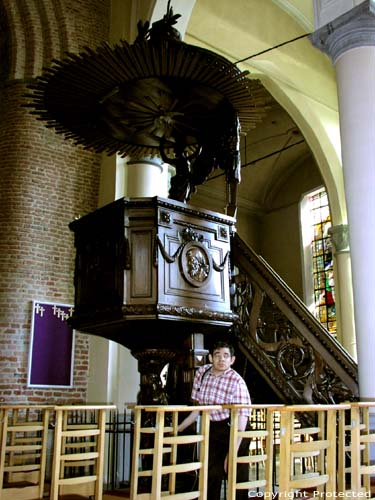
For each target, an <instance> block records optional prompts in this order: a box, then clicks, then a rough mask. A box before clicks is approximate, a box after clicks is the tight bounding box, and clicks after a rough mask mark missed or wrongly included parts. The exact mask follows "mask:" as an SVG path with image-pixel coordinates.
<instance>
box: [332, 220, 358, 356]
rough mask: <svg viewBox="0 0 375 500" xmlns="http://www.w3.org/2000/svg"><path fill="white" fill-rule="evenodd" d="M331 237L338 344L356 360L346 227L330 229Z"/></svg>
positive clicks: (340, 226) (350, 272) (344, 225)
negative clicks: (337, 308)
mask: <svg viewBox="0 0 375 500" xmlns="http://www.w3.org/2000/svg"><path fill="white" fill-rule="evenodd" d="M330 233H331V236H332V241H333V245H334V250H335V251H334V258H335V261H334V265H335V294H336V299H337V300H336V303H337V304H338V307H339V311H338V314H337V321H339V322H340V327H339V328H338V331H339V332H340V337H339V338H338V340H339V342H340V343H341V344H342V346H343V347H345V349H346V350H347V351H348V353H349V354H350V355H351V356H352V357H353V358H354V359H355V360H356V359H357V343H356V337H355V325H354V305H353V294H352V293H351V291H352V270H351V266H350V250H349V234H348V226H347V225H346V224H340V225H338V226H332V227H331V231H330Z"/></svg>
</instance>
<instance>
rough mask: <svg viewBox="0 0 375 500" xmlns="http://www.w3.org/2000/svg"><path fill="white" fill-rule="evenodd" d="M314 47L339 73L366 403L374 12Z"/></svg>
mask: <svg viewBox="0 0 375 500" xmlns="http://www.w3.org/2000/svg"><path fill="white" fill-rule="evenodd" d="M311 39H312V42H313V43H314V44H315V45H316V46H317V47H318V48H320V49H321V50H323V51H324V52H326V53H327V54H328V55H330V57H331V58H332V61H333V63H334V65H335V68H336V73H337V87H338V98H339V111H340V133H341V144H342V162H343V173H344V182H345V194H346V202H347V210H348V223H349V224H348V225H349V239H350V249H351V262H352V277H353V290H354V311H355V327H356V337H357V352H358V373H359V386H360V396H361V399H362V400H366V399H371V400H374V399H375V363H374V352H375V259H374V255H375V194H374V193H375V71H374V68H375V12H374V9H373V4H372V2H369V1H365V2H363V3H361V4H360V5H358V6H357V7H355V8H353V9H352V10H350V11H349V12H346V13H345V14H343V15H342V16H340V17H339V18H337V19H335V20H334V21H332V22H330V23H329V24H328V25H327V26H324V27H323V28H321V29H319V30H318V31H316V32H315V33H314V35H313V36H312V38H311Z"/></svg>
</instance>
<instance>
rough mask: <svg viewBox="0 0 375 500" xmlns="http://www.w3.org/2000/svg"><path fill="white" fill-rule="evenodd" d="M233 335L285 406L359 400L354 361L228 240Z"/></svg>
mask: <svg viewBox="0 0 375 500" xmlns="http://www.w3.org/2000/svg"><path fill="white" fill-rule="evenodd" d="M231 248H232V263H233V264H234V265H235V266H236V268H237V269H238V271H239V272H238V273H237V274H236V275H235V276H233V279H232V293H233V309H234V311H236V312H237V313H238V316H239V317H238V321H237V322H236V325H235V328H234V331H235V333H236V335H237V337H238V338H239V341H240V346H241V350H242V352H243V353H244V354H245V356H246V357H247V358H248V359H250V360H251V363H252V364H253V365H254V366H255V367H256V369H257V371H258V372H259V373H260V374H262V376H263V377H264V379H265V380H266V381H267V382H268V384H269V385H270V386H271V387H272V388H273V390H274V392H275V393H277V394H278V395H279V397H280V400H281V401H284V402H286V403H289V404H292V403H294V404H300V403H306V402H308V403H321V404H327V403H328V404H329V403H338V402H342V401H348V400H355V399H356V398H358V370H357V366H356V363H355V361H354V360H353V359H352V358H351V357H350V356H349V354H347V353H346V351H345V350H344V349H343V348H342V346H341V345H340V344H339V343H338V342H337V341H336V340H335V338H334V337H332V335H331V334H330V333H329V332H328V331H327V330H325V329H324V327H323V326H322V325H321V324H320V323H319V321H318V320H317V319H316V318H315V317H314V316H313V315H312V314H311V313H310V312H309V310H308V309H307V308H306V306H305V305H304V304H303V302H302V301H301V300H300V299H299V298H298V297H297V296H296V295H295V294H294V293H293V292H292V290H290V288H288V287H287V285H286V284H285V283H284V282H283V281H282V279H281V278H280V277H279V276H278V275H277V274H276V273H275V272H274V271H273V270H272V268H271V267H270V266H269V265H268V264H267V263H266V262H265V261H264V260H263V259H261V257H259V256H258V255H257V254H256V253H255V252H254V251H253V250H252V249H251V248H249V247H248V246H247V245H246V244H245V243H244V242H243V241H242V240H241V239H240V238H239V237H238V235H235V236H234V237H233V238H232V247H231Z"/></svg>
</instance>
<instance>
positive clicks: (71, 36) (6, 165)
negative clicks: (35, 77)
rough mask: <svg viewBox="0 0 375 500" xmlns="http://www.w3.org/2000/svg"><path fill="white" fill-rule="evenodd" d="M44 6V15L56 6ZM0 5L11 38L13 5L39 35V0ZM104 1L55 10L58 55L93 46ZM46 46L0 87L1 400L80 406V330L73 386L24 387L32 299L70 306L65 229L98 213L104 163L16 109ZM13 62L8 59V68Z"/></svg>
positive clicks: (84, 359) (83, 381)
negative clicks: (77, 219) (64, 48)
mask: <svg viewBox="0 0 375 500" xmlns="http://www.w3.org/2000/svg"><path fill="white" fill-rule="evenodd" d="M43 2H44V3H45V5H46V6H47V7H46V8H47V9H50V8H53V6H54V5H55V2H50V1H49V0H43ZM0 3H3V5H0V11H1V10H3V11H5V12H6V13H7V21H8V29H9V30H10V32H11V33H12V36H16V35H14V32H15V29H13V27H12V26H11V23H12V19H13V18H12V15H11V12H10V10H9V9H10V8H12V9H14V8H15V6H16V7H17V8H18V9H19V10H20V13H21V14H22V12H21V9H22V8H27V16H26V17H25V19H27V29H28V30H29V31H30V33H32V32H33V29H34V28H35V29H34V32H38V29H40V16H39V14H38V13H37V11H36V9H35V6H36V5H39V6H40V0H39V3H38V2H36V1H34V0H25V1H20V0H12V2H9V0H0ZM108 4H109V2H107V1H103V0H86V1H84V0H80V1H79V2H76V1H73V0H72V1H65V2H60V3H58V5H59V6H60V7H61V9H60V11H59V12H55V14H56V15H55V18H54V30H49V31H48V30H47V31H48V37H49V39H50V40H52V39H55V38H56V40H55V44H54V46H55V47H57V46H59V47H60V49H61V50H62V42H63V41H64V40H65V42H64V43H66V44H67V45H68V46H69V47H70V48H71V47H77V48H79V47H82V45H91V46H93V47H94V46H96V45H97V44H98V42H99V41H100V40H105V39H106V38H107V33H108V21H107V19H108V12H109V10H108V9H109V6H108ZM41 11H43V9H41ZM33 16H35V18H34V17H33ZM33 21H35V26H34V27H33ZM58 21H59V22H60V24H58ZM25 22H26V21H25ZM68 28H69V29H68ZM17 29H18V31H19V30H20V28H19V26H18V27H17ZM44 30H45V31H46V29H45V27H44ZM42 35H43V33H42ZM18 36H19V33H18ZM30 38H32V37H30ZM34 38H35V40H37V39H39V38H38V37H37V36H35V37H34ZM42 38H43V37H42ZM13 42H14V39H12V37H10V42H8V43H7V46H9V50H10V51H11V58H13V59H14V58H15V57H16V56H17V53H16V50H15V49H16V48H18V47H19V44H15V43H13ZM43 45H44V43H42V42H40V41H39V42H38V43H30V46H29V47H28V49H27V50H28V53H27V57H26V58H25V64H24V65H23V70H22V71H23V75H22V76H23V77H24V78H17V79H15V78H13V79H12V78H10V76H11V75H8V78H7V79H5V78H4V81H3V82H2V85H1V87H0V92H1V94H0V116H1V120H0V172H1V181H0V206H1V210H0V401H2V402H7V403H14V402H34V403H35V402H38V403H39V402H53V403H61V402H84V401H85V400H86V391H87V377H88V368H89V352H88V337H87V335H85V334H81V333H77V335H76V347H75V366H74V387H73V388H72V389H58V390H56V389H52V388H51V389H42V388H41V389H40V390H39V389H38V390H35V389H33V388H28V387H27V370H28V354H29V342H30V326H31V325H30V322H31V309H32V300H40V301H44V302H57V303H65V304H69V303H70V304H73V303H74V286H73V272H74V257H75V250H74V242H73V234H72V233H71V231H70V230H69V227H68V224H69V223H70V222H71V221H72V220H73V219H74V218H75V217H78V216H81V215H84V214H86V213H89V212H91V211H92V210H94V209H95V208H96V207H97V202H98V191H99V177H100V161H101V158H100V156H99V155H97V154H95V153H91V152H87V151H84V150H83V148H81V147H78V146H75V145H73V144H72V143H70V141H66V140H64V139H63V137H62V136H60V135H57V134H56V133H55V132H54V131H53V130H49V129H47V128H46V127H45V126H44V125H43V124H42V123H41V122H39V121H38V120H36V118H35V117H34V116H33V115H31V114H30V113H29V111H28V110H27V108H24V107H22V104H24V103H25V102H27V100H26V98H25V97H24V94H25V93H26V92H27V88H26V85H27V83H30V82H31V80H30V72H33V71H34V72H35V68H36V67H37V65H36V64H35V63H32V62H31V61H32V60H33V61H39V60H43V59H44V60H45V53H43V54H41V53H40V52H43ZM31 49H33V50H34V53H32V50H31ZM60 49H59V50H60ZM50 53H51V51H50ZM21 59H22V58H21ZM18 60H20V58H18ZM15 66H16V65H15V63H14V61H11V64H10V67H13V68H14V67H15ZM18 68H20V66H19V65H18ZM18 76H20V72H18Z"/></svg>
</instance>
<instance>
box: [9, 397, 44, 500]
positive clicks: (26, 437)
mask: <svg viewBox="0 0 375 500" xmlns="http://www.w3.org/2000/svg"><path fill="white" fill-rule="evenodd" d="M52 408H53V406H48V405H44V406H36V405H4V406H2V407H1V408H0V416H1V430H0V440H1V441H0V500H8V499H14V498H17V499H19V500H34V499H39V498H43V493H44V483H45V471H46V457H47V441H48V423H49V416H50V410H51V409H52Z"/></svg>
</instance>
